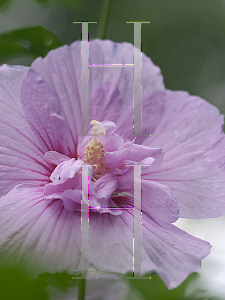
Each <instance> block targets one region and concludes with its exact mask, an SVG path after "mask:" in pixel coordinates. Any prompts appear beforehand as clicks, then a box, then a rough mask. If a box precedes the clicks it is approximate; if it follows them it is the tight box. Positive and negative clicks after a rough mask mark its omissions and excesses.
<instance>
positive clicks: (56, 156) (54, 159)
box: [44, 151, 70, 165]
mask: <svg viewBox="0 0 225 300" xmlns="http://www.w3.org/2000/svg"><path fill="white" fill-rule="evenodd" d="M44 158H45V159H46V160H47V161H48V162H50V163H51V164H54V165H59V164H60V163H62V162H64V161H66V160H70V158H69V157H68V156H66V155H63V154H61V153H59V152H56V151H48V152H46V153H45V155H44Z"/></svg>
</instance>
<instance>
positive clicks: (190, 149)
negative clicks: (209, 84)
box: [143, 91, 225, 218]
mask: <svg viewBox="0 0 225 300" xmlns="http://www.w3.org/2000/svg"><path fill="white" fill-rule="evenodd" d="M158 93H159V94H160V93H161V92H158ZM162 93H163V95H164V97H165V96H166V98H165V100H166V102H165V106H164V113H163V116H162V119H161V121H160V123H159V125H158V127H157V129H156V130H155V132H154V133H153V135H152V136H151V137H150V138H149V139H148V141H147V142H146V143H145V144H147V145H149V146H151V147H159V148H160V147H162V148H163V153H164V158H163V163H162V164H161V165H160V166H154V164H153V165H152V166H151V168H149V174H148V175H146V176H145V177H143V178H146V179H150V180H153V181H157V182H159V183H162V184H166V185H168V186H169V187H170V188H171V191H172V193H173V195H174V196H175V197H176V198H177V199H178V200H179V203H180V216H181V217H187V218H210V217H219V216H221V215H223V214H224V213H225V202H224V196H225V187H224V181H223V178H224V176H225V168H224V165H225V161H224V159H225V155H224V147H225V137H224V133H223V132H222V125H223V116H222V115H220V114H219V111H218V109H217V108H216V107H215V106H213V105H211V104H209V103H207V102H206V101H204V100H202V99H200V98H199V97H192V96H189V94H188V93H185V92H172V91H167V92H165V91H164V92H162Z"/></svg>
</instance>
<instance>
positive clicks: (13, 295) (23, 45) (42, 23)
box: [0, 0, 225, 300]
mask: <svg viewBox="0 0 225 300" xmlns="http://www.w3.org/2000/svg"><path fill="white" fill-rule="evenodd" d="M102 2H103V1H101V0H95V1H94V0H86V1H83V0H37V1H35V0H0V64H3V63H7V64H20V65H27V66H29V65H30V64H31V62H32V61H33V60H34V59H35V58H36V57H38V56H45V55H46V54H47V53H48V51H50V50H51V49H54V48H57V47H59V46H60V45H62V44H70V43H72V42H73V41H74V40H77V39H80V37H81V25H77V24H73V21H97V22H99V19H100V12H101V7H102ZM126 21H150V22H151V24H143V26H142V50H143V52H145V53H146V55H147V56H149V57H151V59H152V60H153V62H154V63H155V64H156V65H158V66H159V67H160V68H161V70H162V74H163V76H164V81H165V85H166V87H167V88H168V89H172V90H186V91H188V92H189V93H191V94H193V95H199V96H200V97H202V98H204V99H206V100H207V101H209V102H211V103H212V104H214V105H216V106H217V107H218V108H219V109H220V111H221V113H222V114H224V113H225V59H224V54H225V1H221V0H142V1H139V0H114V1H112V7H111V10H110V16H109V19H108V30H107V34H106V38H107V39H110V40H113V41H116V42H123V41H127V42H131V43H133V25H132V24H126V23H125V22H126ZM97 30H98V24H90V25H89V37H90V40H91V39H94V38H96V35H97ZM153 278H154V279H153V280H152V281H151V282H149V281H147V280H143V281H142V280H139V281H135V280H133V281H132V280H131V284H132V286H133V287H134V288H136V289H138V290H139V291H140V293H141V294H142V296H143V297H144V299H151V300H153V299H157V300H158V299H174V300H175V299H176V300H178V299H217V298H216V297H212V298H210V297H208V298H207V297H206V296H204V297H203V298H200V296H198V294H197V293H196V294H195V295H192V296H189V298H188V297H187V296H185V295H184V293H185V288H186V286H187V284H188V282H190V281H191V280H195V279H196V278H197V274H194V275H192V276H191V277H190V278H189V279H188V280H187V281H186V282H185V283H184V284H183V285H182V286H180V287H179V288H178V289H175V290H173V291H170V292H168V291H167V290H166V288H165V285H164V284H163V283H162V282H161V280H160V279H159V278H158V277H157V276H156V275H153ZM49 284H55V285H56V286H58V287H59V288H60V287H61V289H66V288H68V287H69V286H71V285H73V284H76V282H75V281H71V276H69V275H68V274H66V273H62V274H57V275H50V274H43V275H41V276H40V277H39V278H38V279H37V280H33V279H30V278H29V277H28V276H27V275H26V274H24V273H23V271H22V270H13V271H9V270H2V271H0V299H2V300H5V299H15V300H17V299H49V298H48V295H47V292H46V287H47V286H48V285H49ZM206 290H207V287H206Z"/></svg>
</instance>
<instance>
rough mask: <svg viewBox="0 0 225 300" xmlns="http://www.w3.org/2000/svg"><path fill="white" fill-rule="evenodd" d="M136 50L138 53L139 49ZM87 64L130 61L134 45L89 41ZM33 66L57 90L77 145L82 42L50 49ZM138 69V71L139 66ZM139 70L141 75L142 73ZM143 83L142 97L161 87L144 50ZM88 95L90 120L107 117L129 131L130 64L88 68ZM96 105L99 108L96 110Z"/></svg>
mask: <svg viewBox="0 0 225 300" xmlns="http://www.w3.org/2000/svg"><path fill="white" fill-rule="evenodd" d="M135 51H139V52H140V50H138V49H136V50H135ZM89 63H90V64H133V45H132V44H129V43H113V42H111V41H107V40H106V41H102V40H98V39H96V40H94V41H90V43H89ZM32 68H33V69H34V70H35V71H36V72H37V73H38V74H40V75H41V77H42V78H43V80H45V81H46V82H48V83H49V84H50V85H51V87H52V88H53V89H54V90H55V91H56V94H57V96H58V98H59V101H60V102H61V104H62V106H63V108H64V117H65V119H66V122H67V124H68V127H69V131H70V135H71V136H72V137H73V139H74V142H75V144H76V145H78V143H79V142H80V139H79V137H78V136H77V135H79V134H81V91H80V87H81V42H80V41H77V42H75V43H73V44H72V45H71V46H64V47H61V48H59V49H57V51H50V53H49V54H48V55H47V56H46V57H45V58H43V59H42V58H38V59H36V60H35V61H34V62H33V64H32ZM138 68H140V71H141V65H140V66H138ZM139 73H140V74H141V72H139ZM56 74H57V75H56ZM142 84H143V87H145V88H144V89H143V97H145V96H147V95H149V94H150V93H151V92H153V91H154V90H163V89H164V84H163V78H162V75H161V74H160V69H159V68H158V67H157V66H155V65H154V64H153V63H152V61H151V60H150V59H149V58H148V57H146V55H145V54H144V53H142ZM117 87H118V88H117ZM89 94H90V99H89V100H90V101H89V104H90V107H89V109H90V114H89V116H90V120H92V119H95V120H100V121H102V120H105V119H108V120H110V121H114V122H115V123H116V124H117V125H118V133H119V134H121V135H124V134H132V132H133V101H132V99H133V68H132V67H105V68H102V67H90V68H89ZM112 97H113V101H116V103H117V104H118V105H116V103H115V102H114V104H113V106H111V105H110V99H112ZM121 101H122V102H121ZM96 103H97V104H98V106H97V105H96ZM107 103H108V104H107ZM96 107H98V108H99V109H96ZM107 107H108V108H107ZM118 107H120V110H118ZM106 108H107V109H106ZM109 108H110V109H109ZM105 113H106V114H107V118H106V115H105Z"/></svg>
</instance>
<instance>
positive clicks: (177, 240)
mask: <svg viewBox="0 0 225 300" xmlns="http://www.w3.org/2000/svg"><path fill="white" fill-rule="evenodd" d="M136 51H138V50H136ZM80 53H81V43H80V42H75V43H73V44H72V45H71V46H64V47H62V48H59V49H57V50H54V51H51V52H50V53H49V54H48V55H47V57H46V58H44V59H42V58H38V59H37V60H35V61H34V63H33V64H32V66H31V68H27V67H11V66H6V65H3V66H2V67H0V97H1V98H0V99H1V101H0V115H1V118H0V124H1V126H0V135H1V144H0V167H1V173H0V186H1V188H0V197H1V199H0V235H1V237H0V254H1V264H2V265H3V264H4V263H7V264H8V265H12V266H15V265H18V264H20V265H23V266H24V267H25V268H27V269H29V270H30V271H31V272H33V273H34V274H35V275H37V274H39V273H41V272H51V273H54V272H60V271H62V270H66V271H67V272H69V273H74V272H77V271H78V270H79V263H80V257H81V253H80V247H81V204H80V200H81V168H82V165H84V164H86V165H87V164H88V165H89V166H90V167H89V169H90V174H89V176H90V185H89V206H90V213H89V251H90V258H89V265H91V266H93V267H94V268H95V269H97V270H100V271H109V272H118V273H125V272H127V271H132V266H133V212H132V208H133V207H134V205H135V204H134V200H133V199H134V197H133V195H134V183H133V181H134V178H133V167H132V166H128V165H132V164H140V163H143V162H145V163H146V162H147V164H148V165H149V166H148V167H145V168H144V170H143V173H142V183H141V184H142V272H148V271H155V272H157V273H158V274H159V276H160V277H161V278H162V279H163V280H164V282H165V283H166V285H167V287H168V288H169V289H171V288H175V287H176V286H178V285H179V284H180V283H181V282H182V281H183V280H184V279H185V278H186V277H187V276H188V275H189V274H190V273H191V272H193V271H195V270H197V269H198V268H199V267H200V263H201V259H203V258H204V257H205V256H206V255H208V254H209V252H210V245H209V243H207V242H205V241H202V240H200V239H197V238H195V237H193V236H190V235H189V234H187V233H186V232H184V231H182V230H180V229H178V228H177V227H176V226H174V225H173V224H172V223H173V222H175V221H176V220H177V219H178V217H179V216H180V217H186V218H211V217H219V216H221V215H222V214H224V213H225V170H224V161H225V157H224V149H225V139H224V134H223V132H222V126H223V116H221V115H220V114H219V111H218V109H217V108H216V107H214V106H213V105H211V104H209V103H207V102H206V101H204V100H202V99H200V98H199V97H193V96H190V95H189V94H188V93H186V92H180V91H179V92H173V91H169V90H166V89H165V87H164V84H163V78H162V76H161V74H160V69H159V68H158V67H156V66H155V65H154V64H153V63H152V62H151V60H150V59H149V58H147V57H146V56H145V55H144V54H143V56H142V63H143V68H142V85H143V90H142V96H143V103H142V128H143V133H144V134H151V136H141V137H136V139H134V137H131V136H129V135H130V134H131V133H132V130H133V103H132V100H131V99H132V97H133V86H132V81H133V69H132V68H123V67H117V68H90V70H89V80H90V84H89V103H90V120H92V122H91V124H90V133H94V134H95V136H94V137H93V136H81V135H80V133H81V100H80V99H81V91H80V86H81V57H80ZM89 60H90V63H94V64H103V63H104V64H112V63H122V64H123V63H126V64H129V63H133V45H131V44H128V43H122V44H116V43H113V42H111V41H100V40H94V41H92V42H90V57H89ZM139 68H140V74H141V66H139ZM139 180H140V179H139ZM113 207H114V208H115V209H114V210H112V209H111V208H113ZM116 208H120V209H116ZM123 208H131V209H130V210H129V209H126V210H125V209H123Z"/></svg>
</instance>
